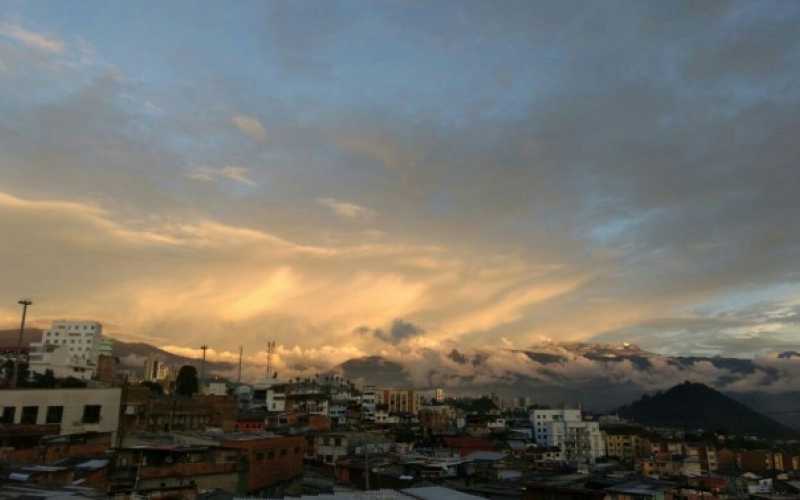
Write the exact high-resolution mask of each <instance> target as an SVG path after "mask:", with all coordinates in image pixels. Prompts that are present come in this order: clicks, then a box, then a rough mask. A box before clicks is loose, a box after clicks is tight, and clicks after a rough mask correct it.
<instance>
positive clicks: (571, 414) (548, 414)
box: [530, 409, 582, 446]
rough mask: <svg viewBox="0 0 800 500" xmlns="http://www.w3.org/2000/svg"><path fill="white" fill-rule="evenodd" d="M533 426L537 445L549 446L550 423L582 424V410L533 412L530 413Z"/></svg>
mask: <svg viewBox="0 0 800 500" xmlns="http://www.w3.org/2000/svg"><path fill="white" fill-rule="evenodd" d="M530 419H531V424H532V425H533V430H534V439H536V444H538V445H540V446H549V444H548V443H549V442H550V436H549V433H550V431H549V427H548V424H549V423H550V422H555V421H564V422H580V421H581V420H582V417H581V411H580V410H571V409H570V410H566V409H561V410H533V411H532V412H531V413H530Z"/></svg>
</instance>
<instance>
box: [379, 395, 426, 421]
mask: <svg viewBox="0 0 800 500" xmlns="http://www.w3.org/2000/svg"><path fill="white" fill-rule="evenodd" d="M375 404H376V405H381V404H383V405H386V407H387V410H388V412H389V413H413V414H414V415H416V414H417V412H419V409H420V408H421V407H422V398H421V395H420V393H419V392H418V391H415V390H414V389H381V390H380V391H378V393H377V397H376V400H375Z"/></svg>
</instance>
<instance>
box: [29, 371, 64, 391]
mask: <svg viewBox="0 0 800 500" xmlns="http://www.w3.org/2000/svg"><path fill="white" fill-rule="evenodd" d="M57 382H58V381H57V380H56V377H55V375H53V370H45V372H44V373H34V374H33V381H32V382H31V386H32V387H38V388H43V389H52V388H54V387H55V386H56V383H57Z"/></svg>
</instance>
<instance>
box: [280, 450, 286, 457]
mask: <svg viewBox="0 0 800 500" xmlns="http://www.w3.org/2000/svg"><path fill="white" fill-rule="evenodd" d="M281 456H282V457H285V456H286V449H283V450H281Z"/></svg>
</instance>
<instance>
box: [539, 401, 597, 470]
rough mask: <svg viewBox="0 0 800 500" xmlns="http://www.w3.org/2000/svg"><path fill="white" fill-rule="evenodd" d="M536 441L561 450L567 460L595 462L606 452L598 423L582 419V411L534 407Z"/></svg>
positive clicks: (563, 458) (541, 444)
mask: <svg viewBox="0 0 800 500" xmlns="http://www.w3.org/2000/svg"><path fill="white" fill-rule="evenodd" d="M530 418H531V422H532V423H533V427H534V432H535V437H536V443H537V444H538V445H540V446H547V447H556V448H559V449H560V450H561V459H562V460H565V461H567V462H576V463H594V461H595V460H596V459H598V458H600V457H602V456H604V455H605V454H606V450H605V441H604V440H603V434H602V432H600V424H599V423H598V422H587V421H584V420H583V416H582V414H581V410H566V409H564V410H533V411H532V412H531V414H530Z"/></svg>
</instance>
